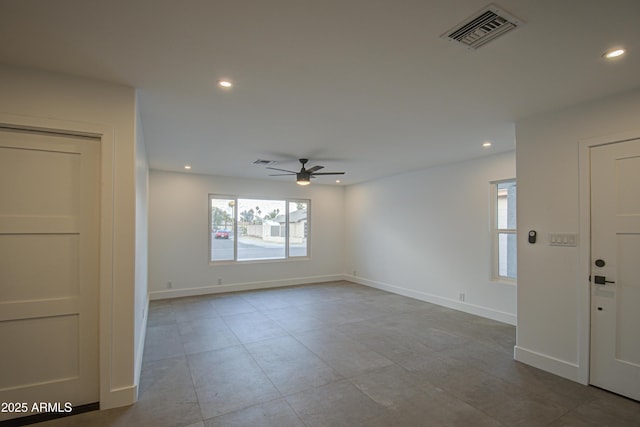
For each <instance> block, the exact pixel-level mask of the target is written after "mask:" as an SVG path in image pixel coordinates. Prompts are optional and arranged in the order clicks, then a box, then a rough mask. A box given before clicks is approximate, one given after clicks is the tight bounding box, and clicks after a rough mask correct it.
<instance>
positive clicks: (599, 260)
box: [596, 259, 606, 267]
mask: <svg viewBox="0 0 640 427" xmlns="http://www.w3.org/2000/svg"><path fill="white" fill-rule="evenodd" d="M605 264H606V262H604V260H603V259H597V260H596V267H604V266H605Z"/></svg>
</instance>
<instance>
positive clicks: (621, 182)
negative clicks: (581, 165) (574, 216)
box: [590, 140, 640, 400]
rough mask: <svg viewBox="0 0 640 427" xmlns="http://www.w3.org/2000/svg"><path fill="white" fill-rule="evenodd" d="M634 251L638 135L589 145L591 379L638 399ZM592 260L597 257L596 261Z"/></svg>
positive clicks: (638, 286) (638, 215)
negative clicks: (594, 145) (621, 140)
mask: <svg viewBox="0 0 640 427" xmlns="http://www.w3.org/2000/svg"><path fill="white" fill-rule="evenodd" d="M638 254H640V140H633V141H627V142H621V143H617V144H610V145H603V146H599V147H593V148H592V149H591V255H592V260H591V265H592V270H591V276H592V284H591V368H590V382H591V383H592V384H594V385H596V386H599V387H602V388H606V389H608V390H611V391H613V392H616V393H619V394H622V395H625V396H628V397H630V398H633V399H636V400H640V334H639V333H638V325H640V258H639V256H638ZM596 260H601V262H599V264H600V266H598V265H597V264H596ZM603 263H604V265H603ZM596 279H598V281H599V282H600V284H597V283H596Z"/></svg>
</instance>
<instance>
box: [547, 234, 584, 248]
mask: <svg viewBox="0 0 640 427" xmlns="http://www.w3.org/2000/svg"><path fill="white" fill-rule="evenodd" d="M577 245H578V235H577V234H576V233H549V246H577Z"/></svg>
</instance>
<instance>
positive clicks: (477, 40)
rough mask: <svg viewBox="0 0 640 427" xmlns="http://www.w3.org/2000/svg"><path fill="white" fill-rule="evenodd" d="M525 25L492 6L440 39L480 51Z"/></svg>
mask: <svg viewBox="0 0 640 427" xmlns="http://www.w3.org/2000/svg"><path fill="white" fill-rule="evenodd" d="M523 24H524V22H522V21H521V20H519V19H517V18H515V17H514V16H513V15H510V14H508V13H507V12H505V11H504V10H501V9H499V8H498V7H496V5H494V4H490V5H489V6H487V7H485V8H484V9H482V10H481V11H479V12H478V13H476V14H475V15H473V16H471V17H469V18H467V19H465V20H464V21H463V22H462V23H460V24H459V25H456V26H455V27H454V28H452V29H450V30H449V31H447V32H445V33H444V34H443V35H442V36H440V37H442V38H443V39H446V40H449V41H457V42H459V43H462V44H463V45H465V46H466V47H467V48H469V49H478V48H479V47H481V46H484V45H485V44H487V43H489V42H490V41H491V40H495V39H496V38H498V37H500V36H501V35H503V34H506V33H508V32H509V31H511V30H515V29H516V28H518V27H521V26H522V25H523Z"/></svg>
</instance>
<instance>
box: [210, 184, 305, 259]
mask: <svg viewBox="0 0 640 427" xmlns="http://www.w3.org/2000/svg"><path fill="white" fill-rule="evenodd" d="M209 200H210V220H211V233H210V248H211V258H210V259H211V261H234V260H235V261H250V260H269V259H285V258H292V257H306V256H307V255H308V232H309V231H308V219H309V214H308V209H309V201H308V200H273V199H246V198H237V197H229V196H218V195H210V196H209Z"/></svg>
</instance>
